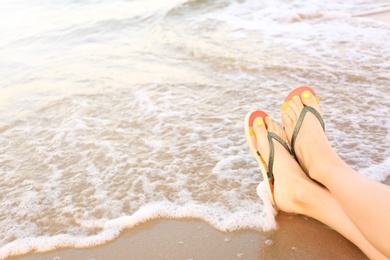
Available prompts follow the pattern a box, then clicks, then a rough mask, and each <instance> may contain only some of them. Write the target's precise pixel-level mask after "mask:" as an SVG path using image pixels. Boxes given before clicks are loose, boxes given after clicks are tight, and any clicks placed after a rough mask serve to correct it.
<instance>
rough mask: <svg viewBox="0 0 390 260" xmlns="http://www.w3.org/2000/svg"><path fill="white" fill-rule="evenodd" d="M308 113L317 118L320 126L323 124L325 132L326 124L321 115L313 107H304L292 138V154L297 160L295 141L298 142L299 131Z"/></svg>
mask: <svg viewBox="0 0 390 260" xmlns="http://www.w3.org/2000/svg"><path fill="white" fill-rule="evenodd" d="M307 112H310V113H312V114H313V115H314V116H315V117H317V119H318V121H319V122H320V124H321V126H322V129H323V130H324V131H325V123H324V120H323V119H322V116H321V115H320V113H319V112H318V111H317V110H316V109H315V108H313V107H311V106H305V107H303V109H302V111H301V114H300V115H299V118H298V122H297V125H296V126H295V128H294V132H293V135H292V137H291V154H292V155H293V156H294V157H295V158H296V155H295V150H294V145H295V141H296V139H297V136H298V133H299V130H300V129H301V126H302V123H303V120H304V119H305V116H306V113H307Z"/></svg>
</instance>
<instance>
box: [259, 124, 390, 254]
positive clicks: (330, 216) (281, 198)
mask: <svg viewBox="0 0 390 260" xmlns="http://www.w3.org/2000/svg"><path fill="white" fill-rule="evenodd" d="M254 122H255V123H254V125H253V129H254V132H255V134H256V136H255V137H253V139H252V142H254V144H255V147H257V150H258V151H259V152H260V153H261V154H262V156H263V158H264V159H265V161H266V162H268V157H269V143H268V139H267V128H268V131H270V132H274V133H276V134H277V135H279V136H280V137H281V138H282V139H283V140H285V139H286V138H285V137H286V136H285V133H284V131H283V129H282V128H281V127H280V126H279V125H277V124H276V123H274V122H273V121H272V119H270V118H269V117H268V118H266V125H267V128H266V126H265V124H264V122H263V123H261V122H260V124H258V123H257V122H258V119H256V120H255V121H254ZM274 145H275V160H274V177H275V183H274V184H275V188H274V194H275V201H276V204H277V206H278V207H279V209H280V210H282V211H285V212H290V213H296V214H303V215H307V216H309V217H312V218H315V219H317V220H319V221H321V222H322V223H324V224H326V225H328V226H329V227H331V228H333V229H334V230H336V231H337V232H339V233H340V234H342V235H343V236H344V237H346V238H347V239H349V240H350V241H351V242H352V243H354V244H355V245H356V246H357V247H359V248H360V249H361V250H362V251H363V252H364V253H365V254H366V255H367V256H368V257H370V258H371V259H386V257H384V256H383V255H382V254H381V253H380V252H379V251H378V250H377V249H375V248H374V247H373V246H372V245H371V244H370V243H369V242H368V241H367V239H366V238H365V237H364V236H363V235H362V234H361V233H360V231H359V230H358V229H357V228H356V226H355V225H354V224H353V223H352V222H351V220H350V219H349V218H348V216H347V215H346V214H345V213H344V211H343V210H342V208H341V207H340V206H339V204H338V203H337V201H336V200H335V199H334V198H333V197H332V195H331V194H330V192H329V191H328V190H326V189H325V188H323V187H320V186H319V185H318V184H316V183H314V182H313V181H312V180H310V179H309V178H308V177H307V176H306V174H305V173H304V172H303V170H302V169H301V167H300V165H299V164H298V163H297V162H296V161H295V159H294V158H293V157H292V156H291V155H290V154H289V152H288V151H287V150H286V149H285V148H284V147H283V146H282V145H281V144H279V143H278V142H276V141H274Z"/></svg>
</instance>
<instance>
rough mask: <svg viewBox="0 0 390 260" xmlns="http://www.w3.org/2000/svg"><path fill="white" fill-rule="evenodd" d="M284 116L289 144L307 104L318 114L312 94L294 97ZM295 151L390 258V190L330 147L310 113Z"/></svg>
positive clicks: (367, 236)
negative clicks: (355, 167) (356, 169)
mask: <svg viewBox="0 0 390 260" xmlns="http://www.w3.org/2000/svg"><path fill="white" fill-rule="evenodd" d="M289 105H290V109H288V110H287V111H285V112H283V113H282V122H283V125H284V127H285V132H286V135H287V138H288V140H289V142H290V143H291V139H290V138H291V136H292V133H293V130H294V127H295V125H296V123H297V120H298V117H299V115H300V112H301V110H302V108H303V106H304V105H308V106H311V107H313V108H315V109H316V110H317V111H320V110H319V106H318V105H317V103H316V102H315V98H314V97H313V95H311V94H310V92H308V91H306V92H303V93H302V95H301V97H294V98H293V100H292V102H290V104H289ZM294 148H295V152H296V155H297V157H298V161H299V163H300V165H301V166H302V168H303V169H304V171H305V172H306V173H308V174H309V175H310V177H311V178H313V179H315V180H317V181H319V182H320V183H322V184H324V185H325V186H326V187H327V188H328V190H329V191H330V193H331V195H332V196H333V198H334V199H335V200H336V201H337V203H338V204H339V205H340V207H341V208H342V210H343V211H344V212H345V213H346V215H347V216H348V217H349V219H350V220H351V221H352V222H353V223H354V225H355V226H356V227H357V228H358V229H359V231H360V232H361V233H362V234H363V235H364V237H365V238H366V239H367V240H368V241H369V242H370V243H371V244H372V245H373V246H374V247H375V248H377V249H378V250H379V251H380V252H382V253H383V254H384V255H386V256H387V257H388V258H390V225H389V224H388V222H389V219H390V187H389V186H386V185H384V184H382V183H378V182H374V181H372V180H370V179H368V178H366V177H364V176H362V175H360V174H359V173H357V172H356V171H355V170H353V169H352V168H351V167H350V166H348V165H347V164H346V163H345V162H344V161H343V160H342V159H341V158H340V157H339V156H338V155H337V154H336V152H335V151H334V150H333V148H332V147H331V145H330V143H329V141H328V139H327V137H326V135H325V133H324V131H323V129H322V128H321V125H320V123H319V121H318V119H317V118H316V117H315V116H314V115H313V114H311V113H307V114H306V117H305V119H304V122H303V124H302V127H301V129H300V132H299V134H298V137H297V140H296V141H295V147H294Z"/></svg>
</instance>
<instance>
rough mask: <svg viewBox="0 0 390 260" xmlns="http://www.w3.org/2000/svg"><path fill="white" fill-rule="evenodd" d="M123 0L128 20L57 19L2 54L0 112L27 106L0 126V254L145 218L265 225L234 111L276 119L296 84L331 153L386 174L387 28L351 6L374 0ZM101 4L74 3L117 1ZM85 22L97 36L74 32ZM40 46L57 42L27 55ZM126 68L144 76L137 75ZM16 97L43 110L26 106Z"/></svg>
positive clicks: (92, 238) (74, 239) (267, 209)
mask: <svg viewBox="0 0 390 260" xmlns="http://www.w3.org/2000/svg"><path fill="white" fill-rule="evenodd" d="M136 2H137V3H135V2H128V3H127V2H126V3H125V4H124V5H123V6H122V7H126V8H123V10H130V9H129V7H131V6H132V5H133V4H137V5H139V7H140V9H138V10H135V9H134V10H133V9H131V13H130V14H129V16H127V15H126V12H125V11H123V12H120V14H118V15H116V17H112V14H113V13H116V12H106V11H105V15H104V16H102V17H101V18H96V17H95V18H93V17H89V18H88V17H78V16H76V17H75V18H74V19H75V20H74V21H71V22H72V24H67V23H66V21H65V20H64V21H62V20H61V21H59V23H56V24H54V25H53V27H51V29H50V30H52V32H50V33H49V34H50V35H51V33H54V34H56V33H57V34H58V35H59V36H58V37H57V36H56V37H54V36H53V35H51V36H50V35H49V36H50V37H49V38H42V37H43V36H42V34H45V33H44V32H47V31H46V30H47V28H41V29H42V30H43V32H39V33H38V32H36V31H35V32H34V31H29V32H28V33H31V34H32V36H34V37H37V42H35V41H33V44H32V45H28V44H27V43H26V42H25V43H23V41H20V42H19V43H18V44H20V47H21V48H23V49H26V51H25V52H24V53H23V55H24V56H23V57H24V58H20V56H18V55H20V54H18V55H16V56H12V55H11V56H12V57H11V56H7V59H4V61H7V62H8V59H9V60H10V61H13V60H17V61H18V63H21V66H22V68H23V69H21V67H18V66H16V65H15V67H16V68H19V70H18V69H16V70H15V71H13V70H12V71H9V70H4V71H2V72H0V73H3V77H0V79H1V80H2V81H1V83H2V84H0V85H1V86H12V87H0V98H1V99H2V100H1V102H0V106H1V108H2V111H17V110H19V109H20V108H21V107H23V109H26V111H29V112H28V113H25V114H24V116H21V114H17V113H16V115H19V116H18V117H17V118H16V119H15V120H11V123H9V124H6V126H5V127H3V128H1V129H0V164H1V167H0V176H1V178H0V187H1V188H0V202H1V203H0V209H1V210H0V212H2V213H0V214H4V213H3V212H7V215H2V218H1V219H2V220H1V221H0V241H1V243H0V258H2V257H3V258H4V257H6V256H8V255H12V254H16V253H26V252H29V251H31V250H38V251H45V250H48V249H52V248H56V247H64V246H71V247H87V246H92V245H98V244H102V243H105V242H106V241H109V240H112V239H113V238H115V237H117V236H118V235H119V233H120V232H121V230H123V229H124V228H127V227H129V228H130V227H133V226H134V225H137V224H139V223H141V222H143V221H146V220H148V219H153V218H158V217H194V218H200V219H203V220H204V221H206V222H208V223H210V224H212V225H213V226H215V227H216V228H218V229H220V230H225V231H231V230H236V229H241V228H254V229H257V230H270V229H273V228H276V226H277V225H276V222H275V218H274V216H275V214H276V213H275V211H274V210H273V208H272V206H271V204H270V202H269V201H268V198H267V195H266V193H265V189H264V186H263V185H264V184H262V185H260V186H258V187H257V184H258V183H259V182H260V181H261V174H260V172H259V169H258V165H257V164H256V162H255V160H254V159H253V158H252V155H251V153H250V151H249V149H248V147H247V144H246V141H245V138H244V136H243V132H244V131H243V125H242V121H243V117H244V115H245V114H246V112H247V111H250V110H253V109H264V110H266V111H267V112H269V113H270V115H272V116H273V117H279V113H278V111H279V107H280V102H281V100H283V98H284V95H285V93H288V91H290V90H291V89H292V88H293V87H296V86H297V85H300V84H309V85H312V86H313V87H314V88H315V89H316V91H317V93H318V94H319V95H320V99H321V101H322V103H321V104H322V106H323V112H324V117H325V121H326V122H327V134H328V135H329V137H330V139H331V142H332V145H333V146H334V147H335V149H336V150H337V151H338V152H339V153H340V155H341V156H342V157H343V158H344V159H346V160H347V161H348V163H349V164H351V166H353V167H354V168H356V169H358V170H359V171H360V170H361V171H360V172H362V173H363V174H364V175H366V176H368V177H369V178H372V179H375V180H383V179H384V178H386V176H388V175H389V174H390V173H389V172H388V169H389V158H388V151H389V149H390V148H389V134H388V132H389V119H388V117H387V115H388V114H389V106H388V104H387V101H386V99H384V98H383V97H385V96H386V95H387V94H388V83H387V79H388V68H389V64H390V63H389V60H390V59H388V57H387V56H386V55H387V53H390V52H389V49H388V48H389V47H387V46H386V45H384V44H383V42H384V40H383V39H384V37H385V36H386V35H387V34H386V33H387V31H388V26H386V25H383V24H377V23H375V22H371V23H370V22H368V21H365V20H362V19H355V18H351V17H350V14H354V13H357V12H358V11H359V10H370V9H378V8H377V7H378V6H377V4H373V3H365V2H363V1H342V2H339V3H324V2H323V1H319V0H318V1H315V2H314V4H310V5H308V4H307V3H306V2H305V1H295V2H294V5H291V4H290V3H285V2H280V1H251V0H249V1H244V2H242V1H231V2H228V3H226V2H225V3H224V4H223V5H219V4H218V3H217V4H216V5H215V6H214V4H213V3H210V4H208V5H207V8H206V9H207V11H205V10H206V9H202V8H204V7H203V4H202V3H197V2H193V3H191V6H190V5H188V6H187V5H185V4H183V3H185V1H180V0H178V1H176V0H175V1H170V2H169V3H167V2H163V1H160V2H158V3H157V2H154V1H151V0H150V1H144V2H142V1H136ZM150 3H153V8H152V9H151V10H149V9H148V10H146V9H145V8H146V7H147V4H150ZM99 4H100V5H101V6H100V5H99ZM99 4H97V3H96V5H95V4H91V5H93V6H91V5H89V6H84V9H83V10H84V11H85V10H86V9H88V8H91V9H90V10H95V11H96V10H98V11H99V10H100V11H102V10H103V9H104V10H106V9H105V7H107V10H118V6H119V7H120V6H121V5H120V2H116V3H111V2H110V3H108V2H107V5H109V6H106V5H105V4H104V1H103V2H100V3H99ZM116 4H118V6H116ZM64 5H66V4H64ZM114 5H115V6H114ZM75 6H77V5H75ZM75 6H73V7H72V8H74V7H75ZM141 7H142V8H143V7H145V8H144V9H145V10H143V9H142V8H141ZM374 7H375V8H374ZM72 8H70V9H71V10H72ZM49 9H50V8H49ZM45 10H46V9H45ZM83 10H82V9H80V10H78V11H77V13H78V14H81V13H83ZM142 10H143V11H142ZM172 10H175V11H174V12H170V11H172ZM63 11H64V12H65V11H66V10H63ZM0 12H1V11H0ZM56 12H59V11H58V10H57V11H56ZM56 12H54V15H55V13H56ZM61 12H62V11H61ZM136 12H140V13H139V18H140V19H141V18H142V19H146V20H143V22H142V25H143V26H144V27H139V26H138V25H139V24H140V23H139V20H137V18H136V16H137V15H138V14H137V13H136ZM168 12H170V14H168V15H167V13H168ZM37 14H39V11H38V13H37ZM149 16H150V18H151V19H148V17H149ZM77 17H78V18H77ZM163 17H164V18H163ZM58 19H60V17H59V18H58ZM85 19H87V20H88V19H91V21H89V22H88V21H87V25H88V26H87V27H88V28H85V27H84V26H83V27H82V28H83V29H87V30H86V31H87V32H90V33H87V36H88V37H90V36H91V35H93V36H94V37H95V38H93V37H92V38H88V39H86V38H82V37H81V38H80V34H79V33H74V31H73V30H74V29H77V28H78V26H77V24H83V23H84V22H85V21H86V20H85ZM142 19H141V20H142ZM107 21H108V23H106V22H107ZM133 21H137V22H136V23H135V24H136V25H137V26H136V27H137V28H136V29H134V28H135V27H133V25H132V22H133ZM100 24H102V25H104V26H103V27H102V26H96V25H100ZM64 25H69V28H65V29H64V31H62V30H60V31H59V30H58V28H64ZM112 25H115V26H117V27H118V30H119V31H118V32H115V30H114V29H113V28H116V27H115V26H112ZM47 26H50V25H47ZM121 26H123V27H121ZM134 26H135V25H134ZM102 28H106V29H105V30H107V33H106V32H105V31H104V30H102ZM108 29H110V30H108ZM111 29H113V30H111ZM133 29H134V30H133ZM76 31H77V30H76ZM108 31H109V32H108ZM123 31H127V32H130V34H127V33H126V34H123ZM93 32H95V33H93ZM96 32H99V33H101V35H100V34H99V33H96ZM4 35H6V34H4ZM83 35H84V34H83ZM124 35H125V36H124ZM27 36H28V35H27ZM27 36H26V37H27ZM52 36H53V37H52ZM74 36H77V37H74ZM87 36H85V37H87ZM367 36H369V37H367ZM19 37H21V36H19ZM40 37H41V38H40ZM83 37H84V36H83ZM22 38H23V37H22ZM27 38H28V37H27ZM54 38H55V39H57V40H58V38H61V39H62V41H61V43H62V44H63V45H61V46H64V50H63V52H61V49H58V48H57V46H58V44H57V43H58V42H57V40H54ZM47 39H49V40H47ZM75 39H77V42H75ZM5 40H6V42H13V41H14V40H15V39H14V38H12V39H11V38H9V39H5ZM52 41H54V43H55V44H54V43H53V42H52ZM28 42H31V41H28ZM43 42H44V43H45V44H48V45H47V46H48V47H51V48H54V47H55V48H54V49H55V51H53V50H51V49H50V48H44V49H45V52H44V54H45V55H48V56H47V57H46V58H45V57H42V56H40V57H39V59H37V57H35V55H36V53H40V51H41V49H42V48H43V47H46V45H44V46H43V47H42V45H41V44H42V43H43ZM2 43H4V42H2ZM26 45H27V46H26ZM100 45H101V46H100ZM99 46H100V47H99ZM25 47H28V48H25ZM10 48H11V47H10ZM12 48H13V47H12ZM12 48H11V49H5V51H10V50H11V53H15V52H16V51H15V49H12ZM114 49H116V50H114ZM0 51H1V50H0ZM30 51H31V53H30ZM59 52H60V54H61V55H60V54H59ZM71 52H72V53H77V55H80V57H79V56H77V57H75V56H72V55H71V54H70V53H71ZM7 53H8V52H7ZM32 53H34V55H33V54H32ZM3 54H4V52H3ZM7 55H8V54H7ZM58 56H60V57H61V58H58ZM76 58H77V59H76ZM24 59H26V61H25V62H24V61H23V60H24ZM72 60H77V62H76V63H73V62H71V61H72ZM83 61H85V62H83ZM87 61H90V63H89V62H87ZM30 63H31V64H41V65H40V66H30V65H31V64H30ZM53 64H56V65H53ZM147 64H153V65H150V66H147ZM358 64H360V65H358ZM48 68H51V69H48ZM68 68H75V70H70V69H68ZM88 68H92V69H91V70H89V69H88ZM373 71H375V73H373ZM140 75H142V76H140ZM139 77H142V78H143V77H145V78H143V79H142V80H145V82H149V83H150V82H153V84H149V83H148V84H144V85H137V84H135V83H134V82H138V80H139ZM142 82H144V81H142ZM167 82H168V83H170V84H167ZM178 82H180V84H179V83H178ZM181 82H184V83H185V84H182V83H181ZM188 82H192V83H191V84H188ZM199 82H202V83H203V84H198V83H199ZM40 86H42V87H40ZM48 86H50V87H48ZM68 88H71V90H68V91H69V92H64V89H68ZM84 88H85V89H88V91H87V92H83V91H84ZM81 89H82V91H81ZM79 91H81V92H79ZM76 93H84V95H77V94H76ZM99 93H100V94H99ZM29 96H32V97H33V98H31V99H30V98H26V97H29ZM336 97H337V98H336ZM340 97H342V98H340ZM362 97H364V98H362ZM10 100H11V101H10ZM26 100H27V101H30V100H41V101H42V100H44V101H45V102H43V101H42V102H41V103H39V102H37V103H34V104H40V105H38V107H40V106H44V107H43V108H42V109H41V110H40V111H38V112H34V110H33V109H31V108H29V105H30V104H28V105H27V104H26V103H28V102H27V101H26ZM47 100H52V101H53V102H51V103H50V104H49V105H47V106H46V105H44V104H45V103H46V101H47ZM11 103H12V104H11ZM40 108H41V107H40ZM26 114H27V115H26ZM2 124H3V123H2ZM4 124H5V123H4ZM256 187H257V190H256ZM256 191H257V194H258V195H259V196H260V197H261V200H259V199H258V197H257V194H256Z"/></svg>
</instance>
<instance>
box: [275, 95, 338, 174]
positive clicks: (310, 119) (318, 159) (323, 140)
mask: <svg viewBox="0 0 390 260" xmlns="http://www.w3.org/2000/svg"><path fill="white" fill-rule="evenodd" d="M304 106H311V107H313V108H314V109H315V110H317V111H318V112H319V113H321V111H320V107H319V105H318V104H317V102H316V98H315V96H313V94H312V93H311V92H310V91H304V92H302V94H301V96H300V97H299V96H294V97H293V99H292V100H291V101H290V102H289V107H288V108H287V110H286V111H284V112H282V123H283V125H284V128H285V133H286V135H287V139H288V141H289V143H290V145H291V141H292V140H291V138H292V135H293V132H294V129H295V126H296V125H297V122H298V118H299V116H300V114H301V111H302V109H303V107H304ZM294 150H295V154H296V156H297V159H298V161H299V164H300V165H301V167H302V169H303V170H304V172H306V173H307V174H308V175H309V176H310V177H311V178H313V179H315V180H317V181H320V182H321V177H320V176H319V175H320V171H319V170H320V169H326V167H324V166H325V165H324V164H326V163H329V162H330V161H329V160H330V158H328V156H329V155H333V154H335V153H334V151H333V149H332V147H331V146H330V143H329V141H328V139H327V137H326V135H325V133H324V130H323V128H322V126H321V124H320V122H319V120H318V118H317V117H316V116H314V115H313V114H312V113H310V112H309V113H306V115H305V117H304V120H303V123H302V126H301V128H300V130H299V133H298V135H297V138H296V140H295V144H294ZM332 159H333V158H332Z"/></svg>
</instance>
